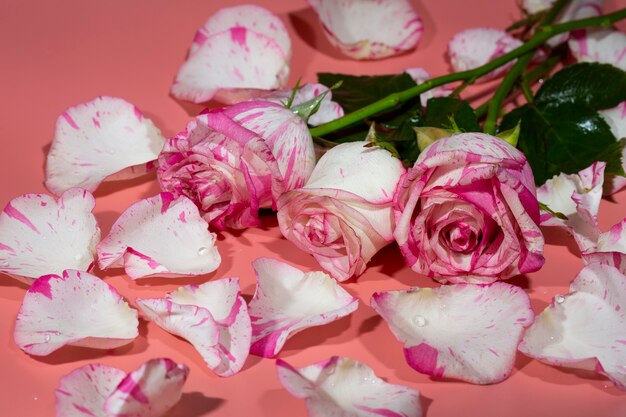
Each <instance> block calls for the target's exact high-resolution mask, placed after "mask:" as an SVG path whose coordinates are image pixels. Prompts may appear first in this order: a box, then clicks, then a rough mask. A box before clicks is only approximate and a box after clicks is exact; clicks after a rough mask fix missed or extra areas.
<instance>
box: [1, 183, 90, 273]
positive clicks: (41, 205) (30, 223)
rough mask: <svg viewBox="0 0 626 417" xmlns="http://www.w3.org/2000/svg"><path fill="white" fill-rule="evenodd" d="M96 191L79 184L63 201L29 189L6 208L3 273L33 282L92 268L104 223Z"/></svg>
mask: <svg viewBox="0 0 626 417" xmlns="http://www.w3.org/2000/svg"><path fill="white" fill-rule="evenodd" d="M94 205H95V200H94V198H93V196H92V195H91V193H90V192H88V191H86V190H82V189H78V188H74V189H71V190H68V191H66V192H64V193H63V194H62V195H61V197H60V198H59V200H58V201H55V199H54V198H52V197H50V196H48V195H46V194H25V195H23V196H20V197H17V198H14V199H13V200H11V201H10V202H9V203H8V204H7V206H6V207H5V208H4V210H3V211H2V212H1V213H0V272H3V273H5V274H8V275H10V276H12V277H14V278H16V279H18V280H20V281H23V282H25V283H27V284H30V283H32V282H33V281H34V280H35V279H37V278H39V277H40V276H42V275H46V274H60V273H62V272H63V271H64V270H65V269H79V270H84V271H89V270H90V269H91V268H92V266H93V263H94V262H93V260H94V255H95V253H96V245H97V244H98V242H99V241H100V228H99V227H98V224H97V223H96V218H95V217H94V215H93V214H92V210H93V208H94Z"/></svg>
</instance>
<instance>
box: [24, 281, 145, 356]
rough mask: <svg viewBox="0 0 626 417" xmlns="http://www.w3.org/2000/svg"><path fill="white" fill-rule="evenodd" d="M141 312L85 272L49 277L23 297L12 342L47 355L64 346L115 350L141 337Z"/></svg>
mask: <svg viewBox="0 0 626 417" xmlns="http://www.w3.org/2000/svg"><path fill="white" fill-rule="evenodd" d="M138 325H139V322H138V320H137V310H134V309H132V308H130V307H129V306H128V303H126V301H125V300H124V299H123V298H122V296H121V295H120V294H119V293H118V292H117V290H116V289H115V288H113V287H112V286H110V285H109V284H107V283H105V282H104V281H102V280H101V279H100V278H98V277H96V276H94V275H91V274H89V273H87V272H80V271H75V270H67V271H63V276H58V275H45V276H43V277H41V278H39V279H37V280H36V281H35V282H34V283H33V284H32V285H31V287H30V288H29V289H28V291H27V292H26V295H24V300H23V301H22V306H21V307H20V310H19V312H18V314H17V321H16V323H15V333H14V335H13V336H14V339H15V343H16V344H17V345H18V346H19V347H20V349H22V350H24V351H25V352H27V353H29V354H31V355H36V356H45V355H49V354H50V353H52V352H54V351H55V350H57V349H60V348H61V347H63V346H65V345H72V346H84V347H90V348H95V349H113V348H116V347H119V346H124V345H126V344H128V343H130V342H131V341H132V340H133V339H134V338H135V337H137V335H138V331H137V326H138Z"/></svg>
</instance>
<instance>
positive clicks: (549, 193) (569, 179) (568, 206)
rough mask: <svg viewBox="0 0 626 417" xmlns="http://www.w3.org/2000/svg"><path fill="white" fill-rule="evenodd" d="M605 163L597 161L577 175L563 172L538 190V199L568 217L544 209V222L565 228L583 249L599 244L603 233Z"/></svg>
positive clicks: (542, 219) (542, 220) (547, 224)
mask: <svg viewBox="0 0 626 417" xmlns="http://www.w3.org/2000/svg"><path fill="white" fill-rule="evenodd" d="M605 167H606V163H604V162H594V163H593V164H592V165H591V166H590V167H588V168H585V169H583V170H582V171H580V172H579V173H578V174H570V175H567V174H560V175H555V176H554V177H553V178H552V179H550V180H548V181H546V183H545V184H544V185H542V186H541V187H539V188H538V189H537V199H538V200H539V201H541V202H542V203H543V204H545V205H547V206H548V207H549V208H550V210H552V211H554V212H558V213H561V214H563V215H565V216H566V217H567V219H559V218H557V217H555V216H553V215H552V214H551V213H548V212H546V211H542V213H541V225H542V226H556V227H563V228H565V229H566V230H568V231H570V232H571V233H572V234H573V235H574V237H575V238H576V242H578V246H579V247H580V249H581V251H583V252H584V251H586V250H588V249H590V248H592V247H594V246H595V245H596V242H597V240H598V237H599V235H600V229H599V227H598V209H599V207H600V200H601V199H602V184H603V183H604V168H605Z"/></svg>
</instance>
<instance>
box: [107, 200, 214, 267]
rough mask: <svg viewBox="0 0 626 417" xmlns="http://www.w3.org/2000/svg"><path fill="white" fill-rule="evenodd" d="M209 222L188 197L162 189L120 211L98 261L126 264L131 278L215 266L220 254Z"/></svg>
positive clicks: (117, 264) (115, 264)
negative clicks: (154, 194) (162, 191)
mask: <svg viewBox="0 0 626 417" xmlns="http://www.w3.org/2000/svg"><path fill="white" fill-rule="evenodd" d="M208 227H209V225H208V223H207V222H206V221H205V220H204V219H203V218H202V217H201V216H200V213H199V212H198V208H197V207H196V205H195V204H194V203H193V202H192V201H191V200H189V199H188V198H187V197H183V196H181V197H178V198H176V199H175V198H174V197H173V195H172V194H170V193H161V194H159V195H157V196H154V197H151V198H146V199H143V200H141V201H139V202H137V203H135V204H133V205H132V206H130V207H129V208H128V209H126V211H124V213H122V215H121V216H120V218H119V219H118V220H117V221H116V222H115V224H114V225H113V227H112V228H111V232H110V233H109V235H108V236H107V237H105V238H104V239H103V240H102V241H101V242H100V244H99V245H98V246H97V252H98V264H99V265H100V268H101V269H106V268H108V267H111V266H122V265H123V266H124V268H125V270H126V273H127V274H128V276H130V277H131V278H132V279H139V278H145V277H148V276H152V275H159V276H180V275H201V274H207V273H209V272H213V271H215V270H216V269H217V268H218V267H219V265H220V262H221V257H220V255H219V253H218V251H217V247H215V239H216V235H215V234H214V233H211V232H209V230H208Z"/></svg>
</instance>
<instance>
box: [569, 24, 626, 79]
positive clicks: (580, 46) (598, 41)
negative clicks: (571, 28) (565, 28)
mask: <svg viewBox="0 0 626 417" xmlns="http://www.w3.org/2000/svg"><path fill="white" fill-rule="evenodd" d="M568 45H569V49H570V51H572V55H573V56H574V58H575V59H576V60H577V61H578V62H600V63H604V64H611V65H613V66H615V67H617V68H620V69H622V70H624V71H626V33H623V32H620V31H619V30H611V29H601V30H598V29H595V30H593V29H592V30H586V29H581V30H577V31H575V32H572V34H571V37H570V40H569V42H568Z"/></svg>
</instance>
